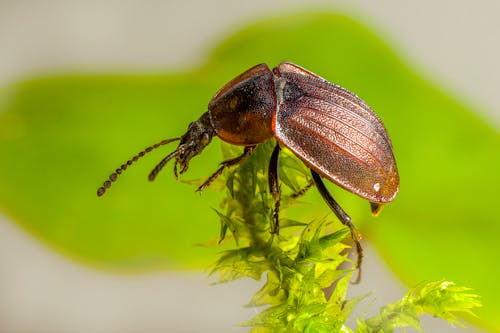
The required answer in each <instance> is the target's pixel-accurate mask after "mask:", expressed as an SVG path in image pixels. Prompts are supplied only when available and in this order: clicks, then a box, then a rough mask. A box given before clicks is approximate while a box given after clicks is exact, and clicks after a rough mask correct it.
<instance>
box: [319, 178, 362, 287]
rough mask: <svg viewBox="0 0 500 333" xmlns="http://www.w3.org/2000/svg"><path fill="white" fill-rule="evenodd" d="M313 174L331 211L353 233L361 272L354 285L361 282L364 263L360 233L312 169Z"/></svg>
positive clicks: (357, 266)
mask: <svg viewBox="0 0 500 333" xmlns="http://www.w3.org/2000/svg"><path fill="white" fill-rule="evenodd" d="M311 174H312V177H313V179H314V183H315V184H316V187H317V188H318V191H319V193H320V194H321V196H322V197H323V199H324V200H325V201H326V203H327V204H328V206H329V207H330V209H331V210H332V211H333V213H335V215H336V216H337V218H338V219H339V220H340V222H342V224H343V225H345V226H347V227H348V228H349V230H350V231H351V238H352V240H353V242H354V244H355V246H356V252H357V255H358V260H357V261H356V268H357V269H358V270H359V274H358V277H357V278H356V280H355V281H354V283H358V282H359V281H360V280H361V264H362V262H363V248H362V247H361V243H360V242H359V238H360V237H359V233H358V231H357V230H356V227H355V226H354V224H353V223H352V220H351V217H350V216H349V215H347V213H346V212H345V211H344V210H343V209H342V207H340V205H339V204H338V203H337V201H335V199H333V197H332V195H331V194H330V192H329V191H328V189H327V188H326V186H325V183H324V182H323V180H322V179H321V176H320V175H319V174H318V173H317V172H316V171H314V170H312V169H311Z"/></svg>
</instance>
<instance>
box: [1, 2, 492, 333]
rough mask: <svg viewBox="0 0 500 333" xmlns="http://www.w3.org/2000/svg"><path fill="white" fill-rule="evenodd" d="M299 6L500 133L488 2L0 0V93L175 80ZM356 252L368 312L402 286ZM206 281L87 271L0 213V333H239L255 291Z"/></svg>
mask: <svg viewBox="0 0 500 333" xmlns="http://www.w3.org/2000/svg"><path fill="white" fill-rule="evenodd" d="M313 4H314V5H313ZM315 5H316V6H315ZM303 8H307V9H312V8H317V9H325V10H326V9H331V10H337V11H341V12H344V13H348V14H352V15H353V16H354V17H357V18H359V19H361V21H362V22H364V23H365V24H368V25H371V26H372V27H374V28H376V29H378V31H379V32H380V33H381V34H382V36H384V37H385V38H386V39H388V42H389V43H390V44H392V45H393V46H394V47H397V48H398V51H399V52H400V54H402V55H403V56H404V57H405V58H406V59H407V60H408V61H410V62H412V63H413V64H414V65H415V66H416V67H417V69H419V70H420V71H421V72H423V73H424V75H427V77H428V78H430V79H431V80H433V81H434V82H436V83H438V84H442V85H444V86H445V87H446V89H448V90H449V92H451V93H452V94H453V95H454V96H455V97H458V98H459V99H461V100H463V101H466V102H467V103H469V104H471V105H473V106H475V109H476V110H478V112H482V116H483V117H484V118H486V119H488V120H489V121H490V122H492V123H494V124H495V126H497V127H498V125H499V124H500V94H499V93H498V92H497V89H498V87H500V65H499V63H498V61H499V60H498V59H500V43H499V41H500V40H499V38H500V20H499V19H498V17H500V1H498V0H478V1H474V2H472V1H456V0H455V1H452V0H448V1H446V0H437V1H433V0H422V1H412V2H407V1H398V0H382V1H373V0H350V1H348V0H342V1H340V0H339V1H318V0H308V1H306V0H304V1H299V0H274V1H273V0H252V1H245V2H238V1H234V0H212V1H203V0H191V1H190V0H184V1H180V0H168V1H167V0H164V1H160V0H149V1H139V0H135V1H132V0H130V1H126V0H121V1H119V0H103V1H97V0H88V1H84V0H74V1H70V0H68V1H62V0H61V1H56V0H40V1H35V0H31V1H30V0H25V1H15V0H0V85H5V84H8V83H9V82H13V81H17V80H21V79H22V78H25V77H30V76H33V75H34V74H41V73H45V72H54V70H59V71H61V70H62V71H64V70H68V71H71V70H76V71H87V72H95V73H99V72H100V71H102V70H105V71H106V72H108V73H109V72H110V71H116V72H121V71H126V72H129V73H130V72H133V71H136V72H140V73H145V72H146V73H147V72H155V71H158V70H171V71H176V72H179V71H183V70H184V69H186V68H190V67H192V66H197V65H199V64H202V63H203V61H204V59H205V56H206V55H207V53H208V52H210V49H211V48H212V47H213V46H214V45H215V44H216V43H217V42H218V41H219V40H220V39H221V38H223V37H225V36H226V35H228V34H230V33H231V32H232V31H234V29H237V28H238V27H242V26H244V25H245V23H246V22H247V20H254V19H257V18H259V17H262V16H269V15H277V14H279V13H283V12H292V11H295V10H299V9H303ZM365 247H366V251H365V253H366V259H365V273H364V274H365V277H366V276H371V277H372V278H370V279H364V280H363V282H362V283H361V284H360V285H359V286H354V287H353V288H352V292H353V294H356V295H359V294H362V293H364V292H366V291H370V290H373V291H375V294H376V296H377V300H376V302H375V303H374V304H372V305H370V306H369V308H368V310H367V308H365V310H366V311H369V312H375V311H376V310H377V309H378V307H379V305H382V304H385V303H387V302H391V301H394V300H396V299H398V298H399V297H401V296H402V295H403V293H404V292H405V291H406V287H404V286H403V285H401V283H399V282H398V281H397V279H396V278H395V277H394V276H393V275H392V274H391V272H390V270H389V268H388V267H387V266H385V264H383V263H382V262H381V261H380V259H379V258H378V257H377V254H376V252H375V250H374V249H373V248H371V247H370V246H369V244H367V245H365ZM373 277H376V278H373ZM209 283H210V280H208V279H207V278H206V274H205V272H191V273H182V274H181V273H157V274H147V275H142V276H121V275H112V274H108V273H102V272H96V271H92V270H90V269H88V268H86V267H83V266H80V265H78V264H76V263H73V262H71V261H69V260H68V259H66V258H64V257H61V256H60V255H59V254H57V253H54V252H52V251H51V250H49V249H48V248H46V247H45V246H44V245H43V244H41V243H39V242H38V241H37V240H36V239H34V238H33V237H31V236H30V235H28V234H26V233H25V232H24V231H22V230H20V229H19V228H17V226H16V225H15V224H13V223H12V222H10V221H8V220H6V219H5V218H3V217H2V216H0V333H17V332H30V333H31V332H37V333H45V332H47V333H49V332H50V333H79V332H82V333H84V332H85V333H89V332H99V333H101V332H102V333H115V332H116V333H127V332H131V333H132V332H148V333H156V332H245V331H246V330H245V329H242V328H237V327H234V326H232V325H233V324H236V323H239V322H242V321H245V320H247V319H249V318H251V317H252V316H253V315H254V314H255V310H254V309H248V308H247V309H244V308H243V307H242V305H244V304H246V303H247V302H248V300H249V299H250V297H251V295H253V293H254V292H255V291H256V290H257V289H258V288H259V286H260V284H259V283H257V282H253V281H249V280H244V281H240V282H238V283H232V284H229V285H223V286H209ZM186 295H191V296H190V298H189V299H186ZM361 313H363V312H361ZM467 326H468V327H467V328H450V327H449V326H448V325H447V324H443V323H441V322H440V321H437V320H432V319H430V318H426V320H425V323H424V328H426V330H427V331H428V332H441V333H446V332H469V333H472V332H479V331H478V330H477V329H474V328H472V327H471V325H470V324H468V325H467Z"/></svg>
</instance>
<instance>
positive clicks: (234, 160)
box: [196, 146, 255, 192]
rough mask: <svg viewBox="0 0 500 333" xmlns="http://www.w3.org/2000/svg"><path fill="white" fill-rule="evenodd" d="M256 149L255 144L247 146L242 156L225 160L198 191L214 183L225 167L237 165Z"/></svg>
mask: <svg viewBox="0 0 500 333" xmlns="http://www.w3.org/2000/svg"><path fill="white" fill-rule="evenodd" d="M254 149H255V146H247V147H245V149H244V150H243V154H241V155H240V156H238V157H235V158H232V159H230V160H226V161H223V162H222V163H221V164H220V167H219V169H217V171H215V172H214V173H213V174H212V175H211V176H210V177H208V179H207V180H206V181H205V182H204V183H203V184H201V185H200V187H198V189H197V190H196V191H197V192H201V191H203V190H204V189H206V188H207V187H208V186H209V185H210V184H212V182H213V181H214V180H215V179H217V177H219V176H220V175H222V171H224V169H225V168H227V167H231V166H233V165H236V164H240V163H241V162H242V161H243V160H244V159H245V157H247V156H248V155H250V154H251V153H252V152H253V150H254Z"/></svg>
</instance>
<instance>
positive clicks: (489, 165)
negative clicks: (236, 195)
mask: <svg viewBox="0 0 500 333" xmlns="http://www.w3.org/2000/svg"><path fill="white" fill-rule="evenodd" d="M283 60H287V61H292V62H295V63H297V64H300V65H301V66H304V67H306V68H308V69H310V70H311V71H313V72H315V73H318V74H320V75H321V76H323V77H325V78H327V79H328V80H330V81H332V82H335V83H338V84H340V85H342V86H344V87H346V88H348V89H349V90H351V91H354V92H355V93H356V94H358V95H359V96H362V97H363V99H365V100H366V101H367V102H368V103H369V104H370V105H371V106H372V107H373V108H374V109H375V110H376V112H377V113H378V114H379V115H380V117H381V118H382V119H383V120H384V123H385V125H386V127H387V129H388V131H389V133H390V135H391V138H392V141H393V145H394V149H395V155H396V158H397V161H398V167H399V170H400V176H401V191H400V194H399V195H398V197H397V198H396V200H395V201H394V202H393V203H391V204H390V205H388V207H386V208H385V210H384V211H383V212H382V214H381V216H380V217H379V218H378V219H377V221H376V222H375V221H373V219H372V217H371V216H370V214H369V209H368V204H367V203H365V202H364V201H363V200H361V199H359V198H357V197H355V196H354V195H351V194H349V193H345V191H341V190H338V189H337V188H335V187H334V186H331V188H332V189H333V190H334V193H335V196H336V198H337V199H338V201H339V202H340V203H341V204H342V205H343V207H344V208H345V209H346V210H347V211H348V212H349V213H350V214H351V215H352V217H353V221H354V222H355V223H356V224H357V226H358V227H359V229H360V230H361V231H362V232H363V233H364V234H365V235H364V236H365V238H368V239H370V240H372V241H374V242H375V244H376V246H377V247H378V249H379V250H380V251H381V252H382V253H383V254H384V257H385V258H386V260H387V261H388V262H389V263H390V264H391V266H392V267H393V269H394V270H395V271H396V272H398V273H399V275H400V276H401V277H402V278H403V280H404V281H405V282H406V283H408V284H409V285H414V284H416V283H417V282H418V281H421V280H439V279H441V278H443V277H446V279H447V280H452V281H455V282H457V283H458V284H460V285H469V286H471V287H473V288H474V289H475V290H476V291H477V293H478V294H480V295H483V299H482V300H483V304H484V308H482V309H481V310H480V311H478V314H479V316H480V317H481V325H483V326H485V327H489V328H491V329H493V330H495V331H497V332H500V318H499V317H498V316H497V313H498V312H499V311H500V285H499V284H498V283H496V275H497V273H498V269H497V267H496V263H497V262H498V260H497V257H496V250H495V247H494V244H496V243H497V242H498V240H499V239H500V218H499V217H498V213H497V209H496V205H497V201H498V198H499V197H500V196H499V193H500V190H499V189H500V169H499V165H500V150H499V149H500V148H499V147H500V135H499V133H498V132H497V131H496V130H495V129H494V128H493V127H492V126H491V125H489V124H487V123H486V122H485V121H483V120H481V119H479V118H478V116H477V115H475V114H474V112H472V108H475V107H477V106H475V105H470V106H464V103H463V98H462V97H459V98H458V99H453V98H451V97H449V96H448V95H447V94H445V93H444V92H443V91H441V90H439V89H437V88H436V87H434V86H433V85H431V84H430V83H429V82H427V81H425V80H424V79H423V78H422V77H421V76H419V75H417V74H416V73H415V72H414V71H412V70H411V69H410V68H409V67H408V66H407V65H405V64H404V63H403V61H402V60H401V59H400V58H398V57H397V56H396V54H395V53H394V51H393V50H392V49H391V48H389V47H388V46H387V45H386V44H385V43H384V42H383V41H382V40H381V39H380V38H379V37H378V36H376V35H374V34H373V33H372V32H370V31H369V30H368V29H366V28H365V27H363V26H362V25H360V24H359V23H357V22H355V21H353V20H351V19H349V18H346V17H343V16H338V15H333V14H319V13H316V14H315V13H312V14H306V13H300V14H296V15H287V16H282V17H276V18H273V19H270V20H265V21H262V22H259V23H257V24H255V25H252V26H250V27H248V28H246V29H244V30H243V31H240V32H239V33H237V34H235V35H233V36H232V37H230V38H228V39H227V40H226V41H225V42H223V43H222V45H221V46H219V47H218V48H217V49H216V50H215V52H213V54H212V56H211V57H210V60H209V61H208V62H207V64H206V65H205V66H203V67H202V68H200V69H198V70H195V71H193V72H191V73H186V74H184V75H175V76H174V75H158V76H60V77H53V78H42V79H37V80H32V81H28V82H22V83H19V84H16V85H14V86H11V87H9V88H8V89H7V90H6V91H5V93H3V94H2V96H3V101H2V102H3V104H2V106H1V111H2V112H1V113H0V156H1V163H0V207H1V209H2V211H3V212H4V213H5V214H7V215H8V216H9V217H11V218H12V219H13V220H14V221H16V222H18V223H19V224H21V225H22V226H23V227H24V228H25V229H27V230H29V231H30V232H32V233H33V234H35V235H36V236H37V237H39V238H40V239H42V240H44V241H46V242H47V243H48V244H50V245H51V246H52V247H54V248H57V249H59V250H61V251H62V252H64V253H66V254H67V255H69V256H72V257H75V258H78V259H79V260H82V261H87V262H89V263H92V264H94V265H99V266H101V267H105V268H106V269H127V270H130V269H137V268H140V269H143V270H144V269H155V268H160V267H170V268H176V267H204V266H205V265H207V264H208V262H210V261H211V258H213V257H212V254H213V251H209V250H207V249H206V248H198V247H194V246H193V245H192V244H196V243H200V242H203V241H205V240H206V239H210V238H212V237H213V236H214V235H216V234H217V233H218V228H219V223H218V217H217V216H216V214H215V213H213V211H212V210H211V209H209V207H211V206H214V205H215V202H217V197H218V195H219V194H218V193H213V192H210V191H206V192H205V193H203V194H202V195H201V197H200V196H199V195H197V194H195V193H194V188H193V187H190V186H186V185H185V184H182V183H180V182H176V181H175V180H174V178H173V177H172V175H171V174H169V172H168V170H167V171H165V172H163V173H162V174H161V175H160V177H159V178H158V180H157V181H156V182H155V183H154V184H148V183H147V181H146V176H147V173H148V172H149V171H150V169H151V168H152V167H153V166H154V165H155V163H156V162H157V161H159V159H160V158H161V157H163V156H164V155H166V154H167V153H168V152H170V151H171V150H169V149H168V148H164V149H162V152H155V153H152V154H151V155H150V156H148V157H146V158H144V160H143V161H141V163H138V164H137V165H136V166H134V167H133V168H131V169H130V170H127V172H126V174H125V175H124V176H122V177H120V178H121V179H120V181H119V182H118V183H117V184H115V185H114V187H113V188H112V189H111V190H110V192H109V193H107V195H106V196H105V197H103V198H101V199H97V197H96V196H95V190H96V188H97V187H98V186H99V185H100V183H101V181H102V180H104V178H106V176H107V175H108V174H109V173H111V171H112V170H114V168H116V167H117V166H118V165H119V164H121V163H122V162H123V161H125V160H126V159H127V158H129V157H130V156H132V155H133V154H134V153H135V152H136V151H139V150H141V149H142V148H143V147H145V146H147V145H149V144H151V143H154V142H157V141H159V140H160V139H163V138H168V137H175V136H178V135H180V134H182V133H184V131H185V129H186V127H187V125H188V124H189V122H190V121H193V120H195V119H197V118H198V117H199V115H201V114H202V113H203V112H204V111H205V110H206V105H207V103H208V102H209V99H210V97H211V96H213V94H214V93H215V92H216V91H217V90H218V89H219V88H220V87H221V86H222V85H223V84H224V83H225V82H227V81H229V80H230V79H231V78H233V77H234V76H236V75H237V74H239V73H241V72H242V71H244V70H245V69H247V68H249V67H250V66H253V65H255V64H257V63H260V62H266V63H268V64H270V65H271V66H275V65H276V64H278V63H279V62H280V61H283ZM457 100H458V101H457ZM170 149H173V147H171V148H170ZM218 151H219V147H218V143H217V140H215V143H213V144H212V145H211V147H209V148H208V149H207V151H206V152H205V153H204V154H203V155H202V156H200V157H198V158H197V159H196V160H194V161H193V163H192V164H191V168H190V171H189V175H188V177H189V179H197V178H203V177H206V176H208V175H209V174H211V172H213V171H214V170H215V168H216V166H217V163H218V162H220V161H221V160H222V157H221V156H220V154H219V153H218ZM290 185H293V183H292V182H290ZM305 199H307V200H309V201H315V202H316V201H317V202H318V204H315V205H310V207H309V206H307V207H305V206H300V207H296V208H290V209H289V210H288V211H289V212H290V213H291V214H292V215H293V214H297V215H302V216H303V217H304V218H305V219H308V218H318V217H322V216H324V215H325V214H326V213H327V212H328V208H327V207H326V205H324V204H322V203H321V200H320V199H319V196H318V195H317V193H315V191H314V190H313V191H309V192H308V193H307V198H305ZM298 209H300V211H298ZM306 216H307V217H306ZM292 219H293V218H292ZM365 278H368V277H365Z"/></svg>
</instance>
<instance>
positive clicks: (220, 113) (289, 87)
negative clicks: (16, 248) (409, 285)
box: [97, 62, 399, 269]
mask: <svg viewBox="0 0 500 333" xmlns="http://www.w3.org/2000/svg"><path fill="white" fill-rule="evenodd" d="M214 135H216V136H218V137H219V138H220V139H221V140H223V141H226V142H228V143H231V144H235V145H241V146H244V147H245V148H244V151H243V153H242V154H241V155H240V156H238V157H236V158H233V159H230V160H226V161H223V162H222V163H221V164H220V167H219V169H218V170H217V171H216V172H215V173H214V174H212V175H211V176H210V177H209V178H208V179H207V180H206V181H205V182H204V183H203V184H202V185H201V186H200V187H199V188H198V189H197V191H202V190H203V189H205V188H206V187H207V186H209V185H210V183H212V182H213V181H214V180H215V179H216V178H217V177H218V176H220V175H221V174H222V171H223V170H224V169H225V168H226V167H230V166H233V165H236V164H239V163H240V162H241V161H242V160H243V159H244V158H245V157H246V156H248V155H249V154H250V153H251V152H252V150H253V149H254V148H255V146H256V145H257V144H259V143H263V142H265V141H267V140H269V139H271V138H273V137H274V138H275V139H276V140H277V142H278V143H277V144H276V146H275V148H274V150H273V153H272V155H271V159H270V162H269V171H268V177H269V189H270V192H271V194H272V196H273V198H274V200H275V208H274V211H273V220H274V229H273V231H274V232H275V233H278V231H279V204H280V196H281V192H280V187H279V183H278V157H279V153H280V150H281V146H284V147H286V148H288V149H290V150H291V151H292V152H293V153H294V154H295V155H296V156H297V157H298V158H299V159H301V160H302V161H303V162H304V163H305V164H306V165H307V166H308V167H309V168H310V170H311V174H312V178H313V180H314V184H315V185H316V187H317V188H318V190H319V192H320V194H321V196H322V197H323V199H324V200H325V201H326V203H327V204H328V206H329V207H330V208H331V209H332V211H333V212H334V213H335V215H336V216H337V217H338V218H339V220H340V221H341V222H342V223H343V224H344V225H346V226H347V227H349V229H350V232H351V238H352V239H353V241H354V244H355V246H356V250H357V254H358V259H357V264H356V266H357V267H358V269H360V268H361V263H362V258H363V252H362V247H361V244H360V241H359V235H358V232H357V230H356V229H355V227H354V225H353V224H352V221H351V218H350V217H349V215H347V214H346V212H345V211H344V210H343V209H342V208H341V207H340V206H339V204H338V203H337V202H336V201H335V200H334V199H333V197H332V195H331V194H330V193H329V191H328V189H327V188H326V186H325V184H324V183H323V178H326V179H328V180H330V181H332V182H334V183H335V184H337V185H339V186H340V187H342V188H344V189H346V190H348V191H350V192H352V193H354V194H356V195H358V196H360V197H362V198H364V199H366V200H368V201H369V202H370V205H371V211H372V213H373V214H374V215H376V214H378V212H379V211H380V209H381V207H382V205H383V204H385V203H388V202H390V201H392V200H393V199H394V197H395V196H396V194H397V192H398V190H399V175H398V171H397V167H396V161H395V159H394V153H393V150H392V144H391V141H390V139H389V136H388V134H387V131H386V129H385V127H384V125H383V124H382V121H381V120H380V118H379V117H378V116H377V115H376V114H375V113H374V112H373V111H372V110H371V109H370V107H369V106H368V105H367V104H366V103H365V102H364V101H363V100H361V99H360V98H359V97H357V96H356V95H355V94H353V93H351V92H349V91H348V90H346V89H344V88H342V87H340V86H338V85H336V84H333V83H331V82H328V81H327V80H325V79H323V78H321V77H320V76H318V75H316V74H314V73H312V72H310V71H308V70H306V69H304V68H302V67H300V66H297V65H295V64H293V63H290V62H283V63H281V64H279V65H278V66H277V67H275V68H274V69H273V70H272V71H271V70H270V69H269V67H268V66H267V65H266V64H259V65H256V66H254V67H252V68H250V69H248V70H247V71H245V72H244V73H242V74H240V75H239V76H237V77H236V78H234V79H233V80H231V81H230V82H228V83H227V84H226V85H224V86H223V87H222V89H220V90H219V91H218V92H217V94H216V95H215V96H214V97H213V98H212V100H211V101H210V103H209V104H208V111H207V112H205V113H204V114H202V115H201V117H200V118H199V119H198V120H196V121H195V122H192V123H191V124H190V125H189V127H188V130H187V132H186V133H185V134H184V135H183V136H181V137H177V138H173V139H167V140H163V141H161V142H159V143H157V144H155V145H152V146H150V147H148V148H146V149H145V150H143V151H141V152H140V153H138V154H137V155H135V156H134V157H133V158H131V159H130V160H128V161H127V162H126V163H125V164H123V165H122V166H121V167H120V168H118V169H116V171H115V172H113V173H112V174H111V175H110V176H109V179H108V180H106V181H105V182H104V184H103V186H102V187H100V188H99V189H98V190H97V195H98V196H102V195H103V194H104V193H105V192H106V190H107V189H108V188H109V187H110V186H111V184H112V182H114V181H115V180H116V179H117V177H118V175H120V174H121V173H122V172H123V171H125V169H127V167H128V166H130V165H131V164H132V163H133V162H135V161H137V160H138V159H139V158H141V157H142V156H144V155H145V154H146V153H148V152H150V151H151V150H153V149H156V148H158V147H160V146H162V145H165V144H167V143H170V142H173V141H180V144H179V146H178V147H177V149H176V150H175V151H173V152H172V153H170V154H169V155H167V156H166V157H165V158H164V159H163V160H161V161H160V163H159V164H158V165H157V166H156V167H155V168H154V169H153V170H152V171H151V173H150V174H149V180H151V181H152V180H154V179H155V177H156V175H157V174H158V173H159V172H160V171H161V169H162V168H163V167H164V166H165V164H167V162H168V161H169V160H171V159H174V158H175V165H174V174H175V176H176V177H177V175H178V172H179V173H180V174H182V173H184V172H185V171H186V170H187V169H188V166H189V161H190V160H191V158H193V157H194V156H196V155H198V154H200V153H201V152H202V151H203V149H204V148H205V147H206V146H207V145H208V144H209V143H210V141H211V140H212V137H213V136H214ZM178 167H180V169H179V171H178Z"/></svg>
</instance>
